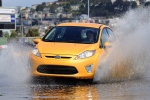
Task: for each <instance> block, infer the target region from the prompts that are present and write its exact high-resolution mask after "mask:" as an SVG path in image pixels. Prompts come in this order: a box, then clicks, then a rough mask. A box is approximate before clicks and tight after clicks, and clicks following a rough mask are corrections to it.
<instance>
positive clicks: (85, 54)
mask: <svg viewBox="0 0 150 100" xmlns="http://www.w3.org/2000/svg"><path fill="white" fill-rule="evenodd" d="M95 52H96V50H87V51H84V52H82V53H80V54H79V55H77V56H76V57H75V60H78V59H84V58H88V57H91V56H93V55H94V54H95Z"/></svg>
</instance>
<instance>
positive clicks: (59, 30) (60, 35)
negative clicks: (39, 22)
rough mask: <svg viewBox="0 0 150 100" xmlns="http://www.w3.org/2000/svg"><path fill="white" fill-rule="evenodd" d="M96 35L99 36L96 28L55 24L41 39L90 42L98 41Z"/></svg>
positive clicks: (46, 40)
mask: <svg viewBox="0 0 150 100" xmlns="http://www.w3.org/2000/svg"><path fill="white" fill-rule="evenodd" d="M90 32H91V35H87V33H90ZM98 36H99V29H98V28H90V27H77V26H56V27H54V28H53V29H51V30H50V31H49V32H48V33H47V34H46V35H45V36H44V37H43V39H42V40H43V41H45V42H67V43H83V44H84V43H85V44H92V43H96V42H97V41H98ZM88 38H89V39H88ZM92 39H93V40H92Z"/></svg>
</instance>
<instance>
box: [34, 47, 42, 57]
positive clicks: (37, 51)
mask: <svg viewBox="0 0 150 100" xmlns="http://www.w3.org/2000/svg"><path fill="white" fill-rule="evenodd" d="M32 54H34V55H35V56H37V57H41V55H40V53H39V50H38V49H37V48H35V49H33V50H32Z"/></svg>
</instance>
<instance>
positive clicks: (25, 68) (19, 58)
mask: <svg viewBox="0 0 150 100" xmlns="http://www.w3.org/2000/svg"><path fill="white" fill-rule="evenodd" d="M29 50H31V49H30V48H28V47H26V46H23V45H22V44H20V43H18V42H17V41H15V40H12V41H11V42H10V43H9V44H8V48H6V49H3V50H2V51H1V54H0V79H1V81H0V86H6V85H13V84H14V85H17V84H22V83H24V81H27V79H28V78H29V65H28V61H29V56H28V54H29Z"/></svg>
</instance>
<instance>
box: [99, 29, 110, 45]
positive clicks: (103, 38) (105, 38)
mask: <svg viewBox="0 0 150 100" xmlns="http://www.w3.org/2000/svg"><path fill="white" fill-rule="evenodd" d="M108 38H109V36H108V33H107V30H106V28H104V29H103V30H102V36H101V46H100V47H104V43H105V42H108Z"/></svg>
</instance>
